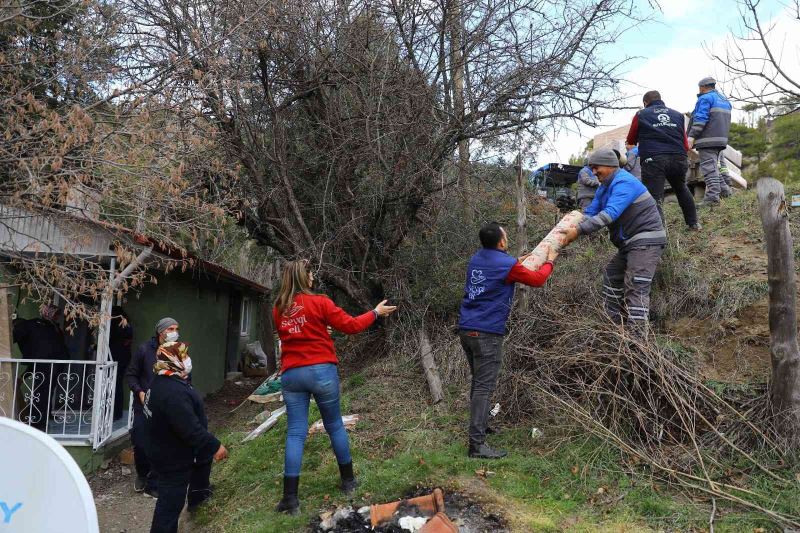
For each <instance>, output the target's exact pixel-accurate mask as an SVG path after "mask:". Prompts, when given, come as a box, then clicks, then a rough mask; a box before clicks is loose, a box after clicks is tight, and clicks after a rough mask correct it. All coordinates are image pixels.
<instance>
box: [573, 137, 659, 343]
mask: <svg viewBox="0 0 800 533" xmlns="http://www.w3.org/2000/svg"><path fill="white" fill-rule="evenodd" d="M589 167H590V168H591V169H592V172H594V173H595V175H596V176H597V178H598V179H599V180H600V183H601V185H600V188H599V189H597V194H595V196H594V201H593V202H592V203H591V205H589V207H587V208H586V210H585V211H584V215H586V218H584V220H583V221H582V222H581V223H580V224H579V225H577V226H572V227H571V228H568V229H566V230H564V232H563V233H564V235H565V238H566V241H567V243H569V242H572V241H574V240H575V239H577V238H578V236H580V235H589V234H591V233H594V232H596V231H598V230H600V229H602V228H606V227H607V228H608V234H609V237H610V238H611V242H612V243H613V244H614V246H616V247H617V248H618V252H617V254H616V255H615V256H614V257H613V259H611V261H610V262H609V263H608V265H607V266H606V271H605V276H604V279H603V295H604V296H605V305H606V311H607V312H608V314H609V316H610V317H611V318H612V320H614V321H615V322H616V323H625V324H628V325H630V326H631V327H632V328H633V329H634V331H636V332H639V333H644V332H646V330H647V323H648V320H649V313H650V286H651V284H652V282H653V276H654V275H655V272H656V267H657V266H658V263H659V261H660V260H661V254H662V253H663V252H664V247H665V246H666V243H667V236H666V232H665V231H664V226H663V224H662V223H661V216H660V215H659V213H658V208H657V206H656V201H655V200H654V199H653V197H652V196H651V195H650V193H649V192H648V191H647V188H646V187H645V186H644V185H642V183H641V182H639V180H637V179H636V178H635V177H634V176H633V175H631V174H630V173H629V172H627V171H626V170H624V169H621V168H619V160H618V159H617V156H616V154H615V153H614V151H613V150H611V149H608V148H605V149H600V150H597V151H595V152H594V153H592V154H591V155H590V156H589Z"/></svg>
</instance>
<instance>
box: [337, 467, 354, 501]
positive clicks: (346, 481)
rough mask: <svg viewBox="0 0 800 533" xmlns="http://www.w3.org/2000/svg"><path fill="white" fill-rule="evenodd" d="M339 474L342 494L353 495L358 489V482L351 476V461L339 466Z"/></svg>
mask: <svg viewBox="0 0 800 533" xmlns="http://www.w3.org/2000/svg"><path fill="white" fill-rule="evenodd" d="M339 474H340V475H341V477H342V484H341V489H342V492H344V493H345V494H353V493H354V492H355V491H356V489H357V488H358V480H357V479H356V476H355V475H354V474H353V461H350V462H349V463H347V464H346V465H339Z"/></svg>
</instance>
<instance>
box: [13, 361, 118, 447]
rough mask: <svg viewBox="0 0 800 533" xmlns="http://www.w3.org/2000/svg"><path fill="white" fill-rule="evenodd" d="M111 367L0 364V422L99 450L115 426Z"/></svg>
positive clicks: (70, 363) (105, 364) (114, 373)
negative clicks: (15, 422) (9, 421)
mask: <svg viewBox="0 0 800 533" xmlns="http://www.w3.org/2000/svg"><path fill="white" fill-rule="evenodd" d="M116 376H117V363H116V362H114V361H109V362H103V363H99V362H97V361H70V360H54V359H0V416H4V417H7V418H14V419H15V420H18V421H20V422H22V423H24V424H28V425H30V426H33V427H36V428H37V429H40V430H41V431H44V432H46V433H47V434H49V435H50V436H52V437H54V438H56V439H58V440H61V441H65V440H66V441H69V440H74V441H87V440H88V441H89V442H91V443H92V445H93V446H94V447H95V448H97V447H99V446H101V445H102V444H103V443H104V442H105V441H106V440H108V439H109V437H111V434H112V432H113V424H114V420H113V418H114V388H115V384H116Z"/></svg>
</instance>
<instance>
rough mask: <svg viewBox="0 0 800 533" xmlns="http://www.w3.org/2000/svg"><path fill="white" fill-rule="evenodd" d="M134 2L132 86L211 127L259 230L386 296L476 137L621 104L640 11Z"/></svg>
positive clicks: (325, 274)
mask: <svg viewBox="0 0 800 533" xmlns="http://www.w3.org/2000/svg"><path fill="white" fill-rule="evenodd" d="M125 5H126V16H127V19H128V24H127V25H126V39H125V40H126V42H129V43H136V48H135V50H134V51H133V53H132V55H131V58H130V61H129V63H130V67H129V68H128V69H127V70H126V71H125V74H126V76H127V80H128V81H127V82H126V83H127V84H128V85H130V86H137V87H140V88H141V89H142V90H147V91H149V92H151V93H154V92H160V93H161V94H164V95H168V97H169V98H170V104H171V107H172V108H180V109H182V113H181V116H182V117H183V119H184V120H185V124H187V127H189V124H195V125H198V127H199V125H200V124H207V125H208V127H210V128H212V129H213V130H215V131H216V134H217V135H218V137H217V140H218V142H219V144H220V146H221V147H222V148H223V149H224V150H225V155H226V158H227V159H226V161H225V163H226V164H227V165H228V168H234V169H236V171H237V173H238V175H239V176H240V177H241V182H240V183H238V184H237V189H236V190H237V193H238V194H239V195H241V197H242V200H241V202H240V204H239V206H238V209H240V212H241V219H242V221H243V223H244V224H246V226H247V228H248V230H249V231H250V233H251V235H252V236H253V237H254V238H256V239H257V240H258V241H259V242H260V243H262V244H266V245H268V246H270V247H272V248H274V249H275V250H277V251H278V252H279V253H280V254H281V255H283V256H284V257H297V256H305V257H312V258H314V259H315V262H316V264H318V265H319V267H320V270H321V272H320V274H321V277H322V279H323V280H325V281H326V282H327V283H329V284H330V285H332V286H333V287H335V288H337V289H339V290H341V291H342V292H344V293H346V294H347V295H348V296H349V297H350V298H352V299H353V300H354V301H357V302H361V303H366V302H367V301H368V300H374V299H375V298H378V297H380V296H381V295H382V294H383V291H384V289H383V286H382V281H381V275H382V273H383V272H385V271H386V270H387V269H390V268H391V266H392V264H393V260H394V257H395V254H396V252H397V250H398V249H399V247H400V246H401V245H402V244H403V242H404V241H405V239H406V237H407V236H408V235H409V234H410V232H411V231H412V230H413V229H414V228H416V227H419V225H420V223H421V221H422V220H423V219H422V217H421V209H422V208H423V206H426V205H428V204H429V202H430V200H431V197H432V194H433V193H434V192H435V191H439V190H442V189H447V188H449V187H451V186H452V185H454V184H455V182H456V180H455V179H454V177H453V176H454V174H453V172H452V169H453V168H455V166H456V165H455V162H456V161H457V159H456V157H457V148H458V147H459V145H461V146H462V147H463V146H465V145H464V144H463V143H464V141H469V140H476V141H479V142H480V143H481V144H482V145H484V146H488V145H490V144H491V143H499V142H502V141H503V139H504V138H505V136H507V135H510V134H512V133H516V132H518V131H520V130H521V131H522V132H523V133H525V134H529V135H533V134H536V133H538V132H539V131H540V130H541V129H543V128H546V127H548V126H549V125H551V124H552V123H553V122H554V121H558V120H562V119H573V120H577V121H580V122H583V123H586V124H593V123H594V121H595V120H596V118H597V116H598V114H599V113H600V112H601V111H602V110H603V109H606V108H610V107H614V106H615V105H616V104H617V102H618V96H617V94H618V93H616V92H615V89H616V87H617V83H618V78H619V76H618V74H617V69H618V67H619V65H617V64H612V65H607V64H605V63H603V62H602V61H601V60H600V59H599V57H600V54H599V51H600V50H601V49H602V47H603V46H605V45H608V44H610V43H612V42H613V41H614V39H615V38H616V36H617V35H619V33H620V32H621V31H623V30H624V29H625V26H624V24H630V23H631V18H630V17H631V16H632V14H633V8H632V6H631V4H630V3H628V2H625V1H621V0H600V1H588V0H583V1H579V2H561V1H559V2H553V1H549V0H547V1H545V0H528V1H525V2H516V1H512V0H503V1H500V2H496V1H492V2H488V1H486V0H463V1H461V2H459V5H458V7H459V8H460V10H461V20H462V21H463V26H462V28H461V32H460V33H461V35H460V36H458V35H455V36H454V32H453V31H452V30H453V27H452V26H451V25H449V24H448V20H449V17H450V16H451V11H450V10H451V9H452V7H453V6H452V3H442V2H433V3H431V2H421V1H419V0H385V1H383V2H377V3H375V2H360V1H356V2H337V3H335V4H330V3H328V2H323V1H316V0H315V1H310V2H309V1H302V2H301V1H294V2H292V1H290V2H275V1H273V0H249V1H245V2H239V3H236V4H233V3H230V4H229V3H224V2H223V3H220V2H202V1H199V0H191V1H190V0H130V1H128V2H125ZM455 33H458V32H455ZM454 39H455V40H457V41H460V43H461V44H459V43H457V42H454ZM459 47H460V52H461V61H462V62H463V93H464V112H463V115H462V113H460V112H459V111H458V110H457V109H456V105H455V102H456V96H457V95H456V93H458V92H460V91H459V90H458V89H457V84H458V83H459V80H458V78H459V74H458V72H460V69H459V68H454V67H459V65H457V64H454V63H455V62H456V59H458V55H459V54H458V53H453V52H454V48H459ZM175 58H178V60H176V59H175ZM454 58H455V59H454ZM164 65H170V68H169V69H166V68H164ZM454 77H455V78H457V79H453V78H454ZM461 159H462V160H463V159H464V154H463V150H462V154H461Z"/></svg>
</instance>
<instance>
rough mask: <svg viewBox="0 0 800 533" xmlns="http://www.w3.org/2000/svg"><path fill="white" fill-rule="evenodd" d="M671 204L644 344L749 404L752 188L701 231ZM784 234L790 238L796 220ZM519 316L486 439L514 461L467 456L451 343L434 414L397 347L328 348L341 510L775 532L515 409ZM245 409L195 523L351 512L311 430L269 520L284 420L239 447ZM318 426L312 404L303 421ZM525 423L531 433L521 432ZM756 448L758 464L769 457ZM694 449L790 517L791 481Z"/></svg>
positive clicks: (580, 265) (416, 373)
mask: <svg viewBox="0 0 800 533" xmlns="http://www.w3.org/2000/svg"><path fill="white" fill-rule="evenodd" d="M676 208H677V206H676V205H674V204H672V205H668V206H667V214H668V219H669V228H670V232H669V238H670V246H669V249H668V252H667V253H666V254H665V256H664V262H663V264H662V266H661V268H660V270H659V276H658V277H659V279H658V284H657V288H656V291H655V292H654V304H653V308H654V310H655V313H656V315H657V317H656V326H657V328H658V333H657V336H656V338H655V339H654V341H655V343H656V345H659V346H667V347H669V352H668V353H669V354H672V356H675V357H680V358H683V361H684V362H685V364H686V365H687V366H688V368H694V369H696V370H697V372H698V373H699V374H700V375H701V376H702V380H703V383H705V384H706V385H708V386H709V387H710V388H711V389H712V390H713V391H716V393H717V394H719V395H720V397H724V398H728V399H730V398H733V397H735V396H738V397H749V398H757V397H759V395H760V394H761V393H762V391H763V388H764V387H763V386H764V383H765V382H766V379H767V377H768V368H769V352H768V342H769V337H768V329H767V327H766V324H767V316H766V301H767V300H766V295H767V286H766V276H765V265H766V262H765V261H766V260H765V253H764V249H763V239H762V236H761V229H760V223H759V222H758V217H757V213H756V210H755V195H754V192H750V191H749V192H743V193H739V194H737V195H736V196H735V197H733V198H731V199H729V200H728V201H727V202H726V203H725V204H724V206H723V207H722V208H719V209H716V210H714V211H713V212H709V211H702V212H701V217H702V220H703V223H704V224H705V230H704V231H703V232H701V233H687V232H685V231H684V230H683V229H682V228H681V225H680V224H678V218H677V213H676ZM545 216H551V215H549V214H546V215H545ZM793 228H794V229H798V228H797V225H796V223H794V224H793ZM610 252H611V250H610V249H609V248H608V246H607V245H606V243H605V241H604V240H603V241H599V240H595V241H592V242H590V243H588V244H586V245H585V246H580V245H578V246H574V247H573V248H572V249H571V250H569V251H568V252H567V253H566V254H564V256H563V257H561V258H560V259H559V261H558V265H557V275H556V276H555V277H554V278H553V280H552V281H551V282H550V286H549V287H548V288H547V289H546V290H544V291H541V294H538V295H537V293H536V291H533V293H532V296H533V297H532V301H531V304H530V305H531V311H530V314H529V315H526V316H530V317H532V318H531V320H533V321H534V322H540V321H541V319H542V316H540V315H546V314H547V313H549V311H548V310H547V306H548V305H551V304H550V303H549V302H552V301H557V300H560V299H561V298H564V299H565V300H566V301H570V300H572V299H573V298H575V297H576V296H577V295H580V294H584V293H583V291H586V292H585V294H589V295H595V296H596V295H597V287H596V285H597V284H598V278H597V275H596V274H598V271H597V268H599V267H600V266H601V265H603V264H604V262H605V260H604V258H605V257H606V256H607V255H608V254H609V253H610ZM592 268H594V271H593V272H592ZM577 286H580V288H576V287H577ZM597 301H598V300H593V299H592V298H582V299H580V300H578V301H573V304H574V306H575V309H577V310H578V311H579V313H578V314H577V315H575V316H578V317H581V316H583V315H587V316H588V315H592V314H593V313H595V312H596V305H597ZM545 302H547V303H545ZM539 306H541V307H539ZM525 323H526V320H525V318H524V317H522V316H520V314H519V313H518V314H517V316H515V317H514V328H513V331H512V333H511V335H510V336H509V338H508V340H507V347H508V353H507V355H506V360H505V369H504V370H505V372H504V377H503V381H502V383H501V385H500V391H499V392H498V395H497V396H496V398H497V401H499V402H500V403H501V404H502V410H501V414H500V415H498V418H497V419H496V421H495V424H496V425H497V426H498V429H500V430H501V431H500V434H499V435H496V436H493V437H490V439H491V441H492V442H493V443H496V444H498V445H500V446H503V447H506V448H508V449H509V451H510V454H509V456H508V457H507V458H505V459H502V460H499V461H496V462H491V463H485V462H481V461H478V460H471V459H467V457H466V437H465V434H464V427H465V424H466V411H467V406H466V401H465V399H466V397H465V391H466V390H467V387H466V386H465V375H466V369H465V367H466V365H465V364H463V362H462V361H461V360H460V358H459V355H460V354H459V353H458V352H459V350H458V347H457V343H456V339H455V337H453V336H452V335H449V334H445V333H440V334H439V335H436V336H434V337H433V339H432V341H433V343H434V346H435V349H436V357H437V361H438V363H439V365H440V369H441V371H442V374H443V377H444V381H445V383H446V388H447V398H446V400H445V402H443V404H442V405H439V406H438V407H435V408H434V407H431V406H430V405H429V404H428V402H427V396H428V393H427V388H426V385H425V381H424V379H423V378H422V375H421V371H420V369H419V367H418V366H417V364H416V362H415V354H413V353H410V352H409V351H408V350H406V351H405V352H403V351H401V350H397V351H395V352H392V353H390V354H386V355H384V356H379V357H375V356H374V355H373V356H372V357H369V356H368V355H367V354H366V353H362V352H363V351H364V346H366V345H368V344H369V342H368V340H367V339H363V338H362V339H356V340H355V341H354V342H351V343H349V344H342V345H340V350H341V351H342V353H343V354H344V359H345V364H344V365H343V367H342V369H341V372H342V378H343V383H344V402H343V410H344V412H348V413H359V414H360V415H361V416H362V420H361V422H360V423H359V424H358V426H357V427H356V429H355V430H354V431H353V432H351V439H352V445H353V450H354V457H355V464H356V469H357V473H358V475H359V477H360V480H361V482H362V485H361V489H360V490H359V491H358V493H357V494H356V496H355V498H354V500H353V501H352V502H351V504H352V505H354V506H355V507H356V508H358V507H360V506H362V505H368V504H370V503H380V502H384V501H390V500H393V499H397V498H400V497H402V496H404V495H408V494H412V493H415V491H418V489H419V488H420V487H423V488H424V487H434V486H442V487H444V488H445V491H446V492H447V491H450V492H453V491H455V492H458V493H460V494H461V495H463V496H465V497H466V498H467V499H468V500H469V501H471V502H475V503H476V504H478V506H479V507H478V508H479V509H480V510H479V511H478V512H479V514H481V515H482V516H492V517H499V520H500V522H499V523H502V524H503V525H504V526H505V527H506V528H507V529H508V530H510V531H562V530H570V531H630V530H636V531H641V530H695V531H702V530H708V525H709V516H713V519H714V526H715V530H716V531H754V530H757V529H756V528H764V529H762V530H763V531H765V530H773V528H775V527H776V522H775V521H774V520H770V519H769V518H768V517H767V516H765V515H764V514H763V513H759V512H755V511H754V510H753V507H752V506H751V507H750V508H749V509H748V508H747V507H745V506H742V505H732V504H730V503H728V502H725V501H722V500H719V499H712V498H710V497H708V496H707V495H705V496H704V495H703V492H702V491H696V490H695V491H692V490H687V487H686V485H683V484H681V483H676V482H675V479H669V478H668V477H666V476H664V475H662V474H661V473H660V472H659V471H656V470H654V469H652V468H650V467H648V465H647V464H644V463H643V462H642V461H641V460H640V459H637V457H638V456H637V455H636V454H633V453H629V452H625V451H624V448H623V449H620V448H619V447H618V446H615V445H613V441H609V440H608V439H602V438H600V437H599V436H598V435H597V434H596V433H595V432H593V431H588V430H587V429H586V428H581V427H579V426H578V425H576V424H575V423H574V421H572V420H569V417H564V416H563V414H560V413H558V412H556V411H554V410H553V409H551V406H548V405H545V404H544V403H540V404H538V405H529V404H526V403H525V400H524V399H525V398H527V397H528V396H527V395H528V393H530V392H531V391H530V390H527V391H526V390H519V389H520V388H523V389H524V387H521V384H522V383H524V378H520V377H519V376H521V375H522V374H521V369H520V368H519V367H515V365H516V364H517V362H518V361H519V360H520V359H519V358H518V353H519V350H520V349H522V348H528V346H521V343H525V342H527V341H528V340H530V339H531V338H532V337H531V336H532V335H534V333H535V332H534V331H528V330H526V329H525V326H524V324H525ZM579 323H582V322H581V320H580V319H577V322H576V323H575V324H573V326H574V327H573V328H572V331H573V332H574V333H571V334H570V335H582V334H585V333H586V330H585V329H582V327H585V325H583V326H581V327H578V324H579ZM526 336H527V337H526ZM526 339H527V340H526ZM543 344H544V346H542V347H541V348H536V347H530V348H534V350H535V353H536V357H537V358H541V360H547V359H548V358H551V357H559V355H558V352H557V348H556V347H548V346H547V342H546V341H545V342H544V343H543ZM665 353H666V352H665ZM676 354H677V355H676ZM364 358H367V360H368V361H369V362H368V364H364V362H363V360H364ZM359 359H360V360H361V362H358V360H359ZM682 364H683V363H682ZM517 378H519V379H517ZM528 388H529V389H532V388H533V387H528ZM537 401H544V400H541V399H539V400H537ZM731 401H732V400H731ZM312 409H313V407H312ZM257 411H258V408H257V407H256V406H255V405H253V406H248V407H245V408H243V409H240V410H239V411H238V412H237V413H236V415H235V418H234V419H231V420H228V422H227V423H226V425H225V429H224V430H223V431H224V436H223V441H224V442H225V444H226V446H229V449H230V450H231V457H230V458H229V459H228V461H226V462H225V463H223V464H221V465H219V466H217V467H216V468H215V470H214V474H213V478H214V482H215V484H216V487H217V490H216V496H215V498H214V499H213V500H212V502H210V504H209V506H208V508H207V509H206V510H204V511H203V512H202V513H201V514H200V516H199V517H197V518H196V521H195V522H194V527H195V528H202V529H203V530H205V531H225V532H240V531H241V532H253V531H263V532H269V531H275V532H278V531H304V530H306V529H307V528H309V527H311V526H312V525H313V523H314V521H315V519H316V520H317V521H318V516H319V514H320V512H322V511H325V510H332V509H335V508H336V507H337V506H340V505H344V504H346V503H348V502H347V501H346V500H345V498H343V497H342V496H341V495H340V494H339V493H338V490H337V488H336V483H337V470H336V463H335V459H334V457H333V454H332V453H331V452H330V449H329V444H328V442H327V439H326V438H325V436H324V435H316V436H312V437H310V438H309V441H308V443H307V447H306V454H305V462H304V465H303V474H302V476H301V491H300V493H301V502H302V508H301V509H302V514H301V516H299V517H287V516H284V515H280V514H277V513H274V512H273V508H274V506H275V504H276V503H277V501H278V499H279V498H280V490H281V488H280V481H281V475H282V459H283V442H282V441H283V438H284V437H285V431H286V425H285V421H282V422H281V423H279V424H278V426H277V427H275V428H274V429H272V430H271V431H270V432H269V433H267V434H266V435H265V436H262V437H260V438H258V439H256V440H254V441H252V442H249V443H247V444H244V445H242V444H239V442H240V441H241V438H242V436H243V434H244V431H245V430H247V429H248V428H249V427H250V426H249V425H248V424H247V422H246V421H247V420H249V418H251V417H252V416H253V415H254V414H255V413H256V412H257ZM318 417H319V415H318V413H316V411H314V416H313V417H312V420H314V419H316V418H318ZM534 427H535V428H538V429H540V430H542V432H543V434H542V435H534V436H532V428H534ZM701 446H702V444H701ZM673 448H674V447H673ZM673 451H675V450H674V449H673ZM762 451H763V452H764V458H765V460H767V459H768V456H769V454H768V453H767V451H766V450H762ZM702 454H703V455H704V456H705V457H706V460H707V461H709V462H710V463H709V464H712V465H713V464H714V463H715V462H719V465H720V466H719V468H721V469H728V470H726V472H727V473H725V474H724V475H723V477H724V478H725V479H726V480H727V481H726V483H728V484H730V486H734V487H736V489H737V490H740V491H745V490H752V491H753V493H754V494H756V496H755V497H754V499H753V500H754V501H755V502H763V500H761V498H762V495H765V494H766V495H769V496H770V498H771V501H770V502H769V505H770V509H772V510H773V511H776V512H781V513H786V514H788V515H794V516H797V515H798V514H800V489H798V485H797V483H796V482H795V483H794V484H789V485H786V484H781V483H776V482H775V480H774V479H772V478H771V476H770V474H766V473H764V472H760V473H759V472H758V468H753V467H752V466H747V465H745V464H743V463H741V462H739V463H736V462H735V459H734V458H733V457H732V456H730V457H724V456H723V452H722V451H721V450H720V455H719V456H717V457H716V458H713V457H712V456H713V452H710V451H703V452H702ZM725 465H727V466H725ZM772 466H773V467H775V470H776V471H777V472H778V475H780V477H783V478H789V479H792V480H794V476H795V474H794V473H793V472H796V469H795V470H794V471H792V470H791V469H788V470H787V468H780V467H779V466H776V465H774V464H773V465H772ZM704 468H705V467H704ZM709 468H712V467H711V466H709ZM714 468H716V467H714ZM738 494H743V493H741V492H740V493H738ZM712 508H713V514H712ZM344 530H346V529H344Z"/></svg>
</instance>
